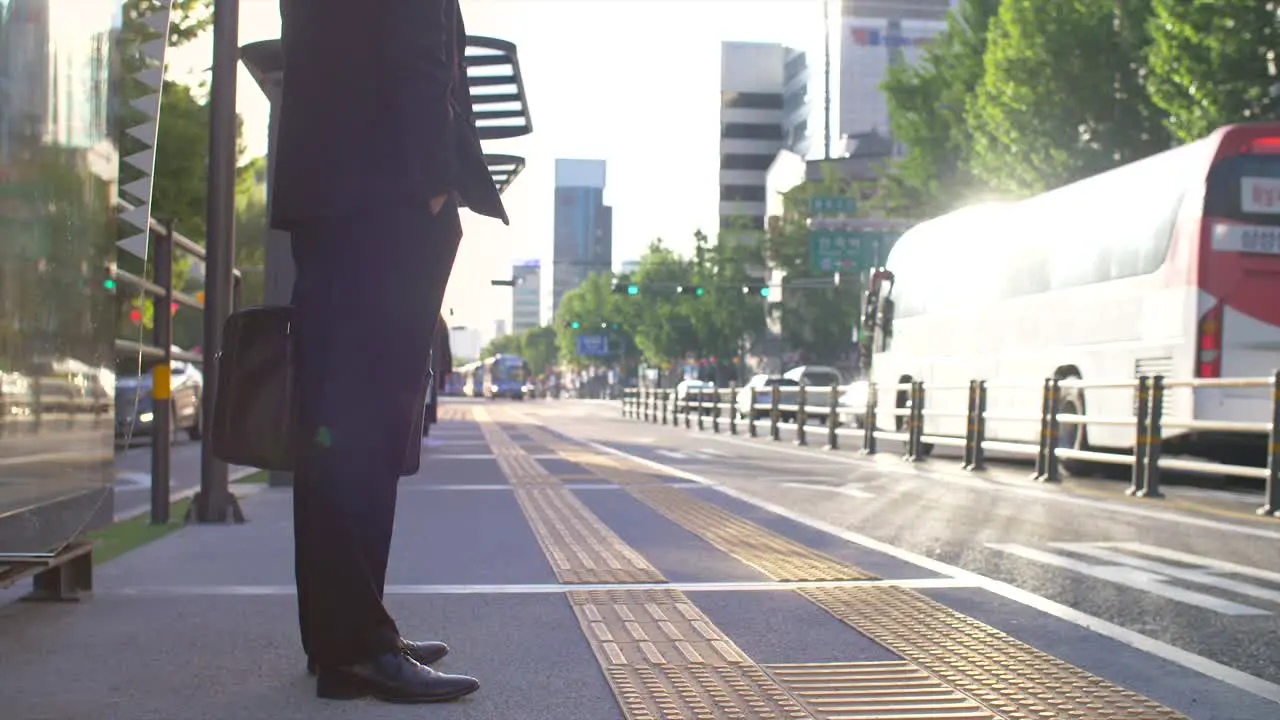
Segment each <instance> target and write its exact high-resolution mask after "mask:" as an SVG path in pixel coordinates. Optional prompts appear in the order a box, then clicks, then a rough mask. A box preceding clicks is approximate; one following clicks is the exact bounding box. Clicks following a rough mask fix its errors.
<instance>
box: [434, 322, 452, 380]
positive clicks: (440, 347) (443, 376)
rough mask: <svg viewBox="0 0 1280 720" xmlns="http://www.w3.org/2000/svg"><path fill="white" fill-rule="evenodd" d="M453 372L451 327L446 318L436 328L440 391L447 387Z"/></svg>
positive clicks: (437, 371) (437, 369)
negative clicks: (446, 322)
mask: <svg viewBox="0 0 1280 720" xmlns="http://www.w3.org/2000/svg"><path fill="white" fill-rule="evenodd" d="M451 372H453V349H452V348H450V347H449V327H448V326H447V325H445V322H444V318H441V319H440V325H439V326H437V328H436V387H437V389H439V390H440V391H444V390H445V389H447V387H448V384H449V373H451Z"/></svg>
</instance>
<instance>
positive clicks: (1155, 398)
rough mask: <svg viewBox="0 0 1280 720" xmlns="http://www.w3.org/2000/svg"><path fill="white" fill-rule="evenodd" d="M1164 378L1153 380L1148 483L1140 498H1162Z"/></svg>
mask: <svg viewBox="0 0 1280 720" xmlns="http://www.w3.org/2000/svg"><path fill="white" fill-rule="evenodd" d="M1163 420H1164V376H1163V375H1156V376H1154V377H1152V378H1151V408H1150V410H1148V412H1147V467H1146V471H1147V482H1146V487H1144V488H1143V489H1142V492H1140V493H1138V496H1139V497H1146V498H1162V497H1164V493H1162V492H1160V450H1161V442H1160V437H1161V435H1163V434H1164V429H1163V428H1162V427H1161V424H1162V422H1163Z"/></svg>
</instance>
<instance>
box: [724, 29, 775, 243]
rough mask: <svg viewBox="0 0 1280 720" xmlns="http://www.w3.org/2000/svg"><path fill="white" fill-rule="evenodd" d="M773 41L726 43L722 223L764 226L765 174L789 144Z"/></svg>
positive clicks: (757, 228)
mask: <svg viewBox="0 0 1280 720" xmlns="http://www.w3.org/2000/svg"><path fill="white" fill-rule="evenodd" d="M787 57H788V51H787V49H786V48H784V47H783V46H781V45H777V44H772V43H744V42H726V43H723V44H722V45H721V47H720V228H721V230H730V229H735V230H736V229H749V230H754V231H760V230H762V229H763V228H764V215H765V207H764V206H765V189H764V181H765V174H766V172H767V171H768V170H769V165H770V164H772V163H773V158H774V156H776V155H777V154H778V151H779V150H781V149H782V148H783V147H785V146H786V138H784V136H783V124H784V120H785V117H786V112H785V110H786V107H785V101H784V90H785V88H784V82H783V71H784V68H785V66H786V62H787Z"/></svg>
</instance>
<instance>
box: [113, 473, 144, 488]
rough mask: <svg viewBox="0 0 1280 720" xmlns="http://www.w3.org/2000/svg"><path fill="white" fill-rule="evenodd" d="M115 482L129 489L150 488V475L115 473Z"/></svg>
mask: <svg viewBox="0 0 1280 720" xmlns="http://www.w3.org/2000/svg"><path fill="white" fill-rule="evenodd" d="M116 482H117V483H118V484H120V485H126V486H129V487H150V486H151V473H144V472H117V473H116Z"/></svg>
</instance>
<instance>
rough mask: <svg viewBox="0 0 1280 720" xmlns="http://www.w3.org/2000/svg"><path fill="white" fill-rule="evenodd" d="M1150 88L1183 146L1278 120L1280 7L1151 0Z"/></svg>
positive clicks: (1257, 0) (1239, 1)
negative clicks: (1239, 125)
mask: <svg viewBox="0 0 1280 720" xmlns="http://www.w3.org/2000/svg"><path fill="white" fill-rule="evenodd" d="M1151 6H1152V14H1151V17H1150V19H1149V21H1148V30H1149V32H1150V35H1151V43H1150V45H1149V46H1148V47H1147V62H1148V63H1149V64H1150V75H1149V79H1148V81H1147V82H1148V88H1149V91H1150V94H1151V98H1152V100H1153V101H1154V102H1155V104H1156V105H1158V106H1159V107H1160V108H1161V109H1163V110H1164V111H1165V112H1167V113H1168V114H1169V117H1168V121H1167V126H1168V128H1169V131H1170V133H1172V135H1173V136H1174V137H1175V138H1177V140H1178V141H1180V142H1190V141H1192V140H1196V139H1198V138H1201V137H1204V136H1205V135H1208V134H1209V133H1210V132H1212V131H1213V130H1214V129H1215V128H1217V127H1219V126H1222V125H1226V124H1229V123H1234V122H1242V121H1248V120H1260V119H1265V118H1268V117H1274V115H1275V112H1276V109H1277V99H1276V98H1275V97H1273V96H1272V94H1271V87H1272V86H1273V85H1275V84H1276V83H1277V82H1280V78H1277V77H1276V74H1277V73H1276V60H1275V52H1276V47H1277V43H1280V17H1278V16H1277V12H1280V7H1277V3H1276V2H1266V1H1264V0H1151Z"/></svg>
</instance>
